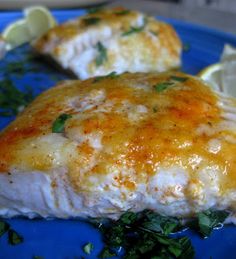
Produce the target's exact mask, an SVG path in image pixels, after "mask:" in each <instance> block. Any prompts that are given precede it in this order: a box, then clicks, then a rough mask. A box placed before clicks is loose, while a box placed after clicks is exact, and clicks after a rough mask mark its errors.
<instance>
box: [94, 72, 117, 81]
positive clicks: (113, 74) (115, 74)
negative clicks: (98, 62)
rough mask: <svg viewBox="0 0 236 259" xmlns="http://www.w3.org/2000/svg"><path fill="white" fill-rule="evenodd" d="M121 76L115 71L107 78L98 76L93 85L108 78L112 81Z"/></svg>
mask: <svg viewBox="0 0 236 259" xmlns="http://www.w3.org/2000/svg"><path fill="white" fill-rule="evenodd" d="M118 76H119V75H117V73H116V72H115V71H113V72H111V73H110V74H108V75H106V76H97V77H95V78H94V80H93V83H97V82H99V81H101V80H103V79H106V78H110V79H114V78H117V77H118Z"/></svg>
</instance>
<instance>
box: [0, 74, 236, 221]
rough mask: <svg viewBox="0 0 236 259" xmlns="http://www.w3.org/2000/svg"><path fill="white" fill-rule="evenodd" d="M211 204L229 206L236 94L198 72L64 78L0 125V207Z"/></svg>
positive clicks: (26, 210)
mask: <svg viewBox="0 0 236 259" xmlns="http://www.w3.org/2000/svg"><path fill="white" fill-rule="evenodd" d="M62 114H67V116H65V117H67V120H64V121H63V123H64V124H62V126H63V127H61V130H60V131H61V132H60V133H53V125H55V124H54V122H55V120H56V119H57V118H58V117H59V116H60V115H62ZM69 115H70V116H69ZM209 208H212V209H227V210H229V211H231V212H232V215H234V213H235V209H236V101H235V99H230V98H228V97H225V96H222V95H220V94H218V93H215V92H213V90H211V89H210V88H209V87H208V86H207V85H205V84H204V83H203V82H202V81H201V80H200V79H198V78H196V77H192V76H189V75H186V74H183V73H179V72H173V73H170V72H168V73H161V74H157V73H135V74H131V73H125V74H122V75H115V74H114V73H113V74H110V75H108V76H106V77H95V78H91V79H88V80H85V81H79V80H77V81H76V80H75V81H65V82H63V83H61V84H59V85H57V86H56V87H54V88H51V89H49V90H48V91H46V92H44V93H43V94H41V95H40V96H39V97H38V98H37V99H36V100H35V101H33V103H32V104H31V105H30V106H29V107H27V108H26V109H25V110H24V111H23V112H22V113H21V114H20V115H19V116H18V118H17V119H16V120H15V121H14V122H13V123H11V124H10V125H9V126H8V127H7V128H6V129H5V130H4V131H3V132H2V133H1V134H0V215H1V216H5V217H12V216H16V215H24V216H28V217H35V216H42V217H59V218H68V217H111V218H117V217H119V216H120V215H121V214H122V213H123V212H124V211H127V210H130V211H134V212H137V211H141V210H143V209H152V210H154V211H156V212H158V213H161V214H163V215H172V216H177V217H191V216H194V215H195V214H196V213H197V212H199V211H203V210H206V209H209Z"/></svg>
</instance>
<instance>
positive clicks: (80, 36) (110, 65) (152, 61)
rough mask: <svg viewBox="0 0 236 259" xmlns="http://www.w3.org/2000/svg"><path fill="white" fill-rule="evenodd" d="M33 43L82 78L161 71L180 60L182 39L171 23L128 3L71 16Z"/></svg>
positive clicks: (178, 62) (41, 51) (46, 54)
mask: <svg viewBox="0 0 236 259" xmlns="http://www.w3.org/2000/svg"><path fill="white" fill-rule="evenodd" d="M33 46H34V48H35V50H36V51H37V52H38V53H40V54H43V55H45V56H48V57H50V58H51V59H52V60H54V61H56V63H58V64H59V65H60V66H61V67H62V68H63V69H65V70H68V71H72V72H73V73H74V74H75V75H76V76H77V77H78V78H80V79H87V78H89V77H92V76H99V75H106V74H109V73H110V72H112V71H116V72H117V73H122V72H127V71H128V72H153V71H158V72H162V71H166V70H169V69H172V68H176V67H179V66H180V63H181V60H180V54H181V42H180V40H179V38H178V36H177V34H176V32H175V31H174V29H173V28H172V26H171V25H168V24H166V23H164V22H161V21H157V20H156V19H154V18H153V17H149V16H146V15H144V14H143V13H140V12H137V11H130V10H126V9H123V8H114V9H108V10H106V9H103V10H100V11H96V12H94V13H90V14H87V15H85V16H82V17H79V18H77V19H74V20H71V21H68V22H66V23H64V24H61V25H59V26H57V27H55V28H53V29H51V30H49V31H48V32H47V33H46V34H45V35H43V36H42V37H41V38H39V39H38V40H37V41H36V42H35V43H34V44H33Z"/></svg>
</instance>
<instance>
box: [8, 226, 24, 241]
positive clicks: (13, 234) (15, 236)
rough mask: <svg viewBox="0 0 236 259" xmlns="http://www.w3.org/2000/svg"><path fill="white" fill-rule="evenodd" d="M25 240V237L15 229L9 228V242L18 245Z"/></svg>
mask: <svg viewBox="0 0 236 259" xmlns="http://www.w3.org/2000/svg"><path fill="white" fill-rule="evenodd" d="M23 241H24V239H23V237H22V236H21V235H19V234H18V233H17V232H16V231H15V230H12V229H9V231H8V242H9V244H11V245H18V244H20V243H22V242H23Z"/></svg>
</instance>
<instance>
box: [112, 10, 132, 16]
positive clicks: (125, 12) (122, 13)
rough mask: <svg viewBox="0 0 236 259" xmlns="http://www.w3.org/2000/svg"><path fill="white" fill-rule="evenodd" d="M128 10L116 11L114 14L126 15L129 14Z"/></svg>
mask: <svg viewBox="0 0 236 259" xmlns="http://www.w3.org/2000/svg"><path fill="white" fill-rule="evenodd" d="M129 13H130V10H121V11H116V12H115V14H116V15H126V14H129Z"/></svg>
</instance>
